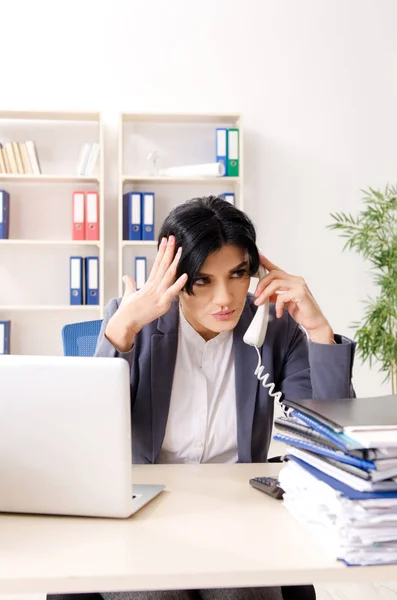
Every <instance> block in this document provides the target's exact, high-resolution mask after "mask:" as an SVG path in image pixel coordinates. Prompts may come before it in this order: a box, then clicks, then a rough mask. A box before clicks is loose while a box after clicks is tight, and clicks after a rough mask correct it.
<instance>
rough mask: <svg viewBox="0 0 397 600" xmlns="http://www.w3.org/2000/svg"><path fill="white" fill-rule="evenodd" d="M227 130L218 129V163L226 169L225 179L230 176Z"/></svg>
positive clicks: (223, 128)
mask: <svg viewBox="0 0 397 600" xmlns="http://www.w3.org/2000/svg"><path fill="white" fill-rule="evenodd" d="M227 138H228V134H227V129H226V128H225V127H217V129H216V162H217V163H218V162H221V163H222V164H223V166H224V167H225V173H224V175H223V177H225V176H226V175H229V173H228V170H227V162H228V160H227Z"/></svg>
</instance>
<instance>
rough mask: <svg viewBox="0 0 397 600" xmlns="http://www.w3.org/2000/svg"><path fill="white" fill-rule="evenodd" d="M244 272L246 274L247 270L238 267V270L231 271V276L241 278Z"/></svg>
mask: <svg viewBox="0 0 397 600" xmlns="http://www.w3.org/2000/svg"><path fill="white" fill-rule="evenodd" d="M246 274H247V271H246V270H245V269H239V270H238V271H235V272H234V273H233V275H232V277H234V278H235V279H241V278H242V277H244V275H246Z"/></svg>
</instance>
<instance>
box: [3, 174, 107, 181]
mask: <svg viewBox="0 0 397 600" xmlns="http://www.w3.org/2000/svg"><path fill="white" fill-rule="evenodd" d="M1 181H8V182H10V183H11V182H13V181H15V182H18V183H20V182H22V183H32V182H42V183H99V177H98V176H96V175H95V176H94V175H93V176H91V175H32V174H27V175H16V174H11V173H1V174H0V182H1Z"/></svg>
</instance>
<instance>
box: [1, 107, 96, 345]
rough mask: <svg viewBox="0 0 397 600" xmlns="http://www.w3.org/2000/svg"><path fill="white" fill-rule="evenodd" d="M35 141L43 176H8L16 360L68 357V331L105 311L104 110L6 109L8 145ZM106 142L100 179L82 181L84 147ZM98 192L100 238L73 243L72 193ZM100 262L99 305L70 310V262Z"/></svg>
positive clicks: (6, 284)
mask: <svg viewBox="0 0 397 600" xmlns="http://www.w3.org/2000/svg"><path fill="white" fill-rule="evenodd" d="M25 140H33V141H34V142H35V146H36V151H37V155H38V160H39V163H40V167H41V171H42V173H41V174H37V175H36V174H4V173H2V174H0V189H5V190H6V191H7V192H9V194H10V239H8V240H0V320H8V319H10V320H11V352H12V353H13V354H25V353H26V354H62V341H61V329H62V327H63V325H65V324H67V323H70V322H74V321H80V320H82V321H83V320H91V319H98V318H101V317H102V316H103V308H104V285H103V284H104V185H103V181H104V152H103V124H102V118H101V114H100V112H72V111H63V112H62V111H59V112H58V111H12V110H2V111H0V142H1V143H3V144H4V143H5V142H7V141H19V142H22V141H25ZM85 142H99V168H98V169H97V171H96V174H95V175H78V174H77V165H78V160H79V155H80V149H81V147H82V145H83V144H84V143H85ZM73 191H98V196H99V240H95V241H87V240H82V241H74V240H73V239H72V192H73ZM73 255H79V256H92V255H93V256H98V257H99V305H93V306H91V305H82V306H72V305H70V304H69V259H70V256H73Z"/></svg>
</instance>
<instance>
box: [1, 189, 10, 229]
mask: <svg viewBox="0 0 397 600" xmlns="http://www.w3.org/2000/svg"><path fill="white" fill-rule="evenodd" d="M9 234H10V194H9V193H8V192H6V191H5V190H0V240H8V238H9Z"/></svg>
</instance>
